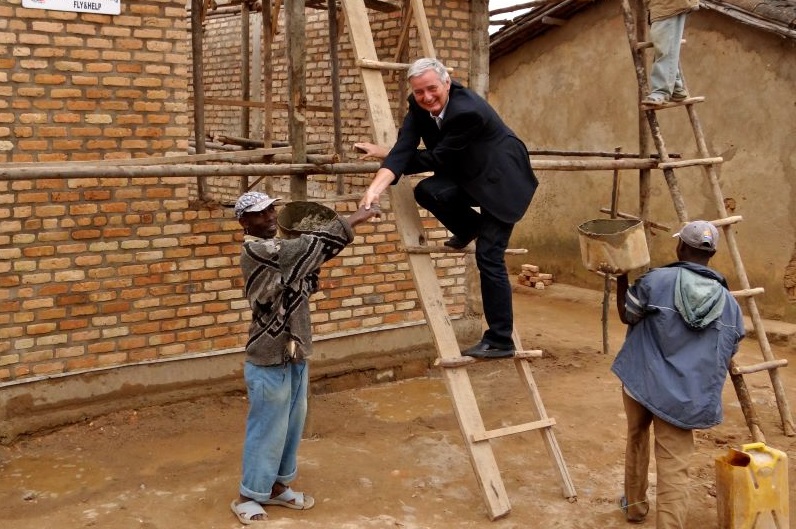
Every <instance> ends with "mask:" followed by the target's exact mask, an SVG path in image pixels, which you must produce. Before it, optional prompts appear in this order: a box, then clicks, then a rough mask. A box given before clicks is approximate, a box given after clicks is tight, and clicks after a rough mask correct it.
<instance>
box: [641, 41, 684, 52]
mask: <svg viewBox="0 0 796 529" xmlns="http://www.w3.org/2000/svg"><path fill="white" fill-rule="evenodd" d="M680 44H681V45H682V44H685V39H682V40H681V41H680ZM653 46H654V44H653V43H652V42H650V41H641V42H638V43H636V49H637V50H646V49H647V48H652V47H653Z"/></svg>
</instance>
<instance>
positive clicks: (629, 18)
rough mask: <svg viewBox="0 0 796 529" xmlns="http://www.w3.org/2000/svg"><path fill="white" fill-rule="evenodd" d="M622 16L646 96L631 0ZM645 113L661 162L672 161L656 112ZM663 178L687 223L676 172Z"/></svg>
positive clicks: (624, 2) (668, 171) (624, 5)
mask: <svg viewBox="0 0 796 529" xmlns="http://www.w3.org/2000/svg"><path fill="white" fill-rule="evenodd" d="M622 14H623V16H624V22H625V29H626V30H627V38H628V41H629V44H630V49H631V50H633V52H632V53H631V55H632V56H633V64H634V66H635V70H636V80H637V82H638V86H639V89H640V90H641V92H643V93H645V94H646V92H647V90H648V83H647V75H646V69H645V68H644V64H643V62H642V60H641V53H640V52H639V51H638V50H637V45H638V40H637V39H636V20H635V18H634V16H633V11H632V9H631V7H630V0H622ZM640 101H641V100H640V99H639V103H640ZM644 113H645V114H646V117H647V123H649V128H650V133H651V134H652V139H653V140H654V141H655V146H656V147H657V150H658V153H659V154H660V161H661V162H664V163H665V162H669V161H670V160H669V155H668V153H667V151H666V144H665V142H664V141H663V135H662V134H661V127H660V124H659V123H658V117H657V116H656V115H655V111H654V110H646V111H644ZM663 177H664V179H666V185H667V187H668V188H669V194H670V195H671V197H672V203H673V204H674V210H675V211H676V212H677V219H678V220H680V221H681V222H686V221H687V220H688V212H687V211H686V208H685V202H684V201H683V195H682V193H680V186H679V184H678V183H677V177H676V176H675V175H674V170H673V169H671V168H669V169H664V171H663Z"/></svg>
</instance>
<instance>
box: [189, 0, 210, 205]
mask: <svg viewBox="0 0 796 529" xmlns="http://www.w3.org/2000/svg"><path fill="white" fill-rule="evenodd" d="M203 10H204V2H203V0H191V50H192V52H193V53H192V54H191V56H192V61H193V133H194V140H195V141H196V152H197V154H204V153H205V101H204V99H205V87H204V64H203V53H202V41H203V35H204V28H203V26H202V11H203ZM196 190H197V193H198V195H199V200H206V199H207V180H206V179H205V178H204V177H201V176H200V177H197V180H196Z"/></svg>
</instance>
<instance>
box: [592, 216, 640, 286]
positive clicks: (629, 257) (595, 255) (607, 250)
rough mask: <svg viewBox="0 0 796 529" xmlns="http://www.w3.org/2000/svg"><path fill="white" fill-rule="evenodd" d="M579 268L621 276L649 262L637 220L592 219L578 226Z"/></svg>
mask: <svg viewBox="0 0 796 529" xmlns="http://www.w3.org/2000/svg"><path fill="white" fill-rule="evenodd" d="M578 235H579V240H580V256H581V258H582V259H583V266H585V267H586V268H588V269H589V270H592V271H595V272H604V271H606V270H609V271H610V272H611V273H613V274H624V273H627V272H628V271H629V270H633V269H635V268H641V267H642V266H646V265H648V264H649V262H650V254H649V249H648V248H647V238H646V236H645V235H644V225H643V223H642V222H641V221H640V220H628V219H595V220H590V221H588V222H584V223H583V224H581V225H580V226H578Z"/></svg>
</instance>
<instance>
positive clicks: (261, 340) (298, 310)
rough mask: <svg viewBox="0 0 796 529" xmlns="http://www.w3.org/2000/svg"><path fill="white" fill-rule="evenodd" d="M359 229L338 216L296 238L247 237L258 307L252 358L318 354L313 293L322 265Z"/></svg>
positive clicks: (251, 296) (277, 360)
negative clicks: (314, 343) (311, 301)
mask: <svg viewBox="0 0 796 529" xmlns="http://www.w3.org/2000/svg"><path fill="white" fill-rule="evenodd" d="M352 240H354V233H353V231H352V230H351V226H350V225H349V224H348V222H347V221H346V220H344V219H342V218H339V217H338V218H336V219H334V220H332V221H331V222H329V223H328V224H325V225H324V226H321V227H320V228H318V229H317V230H315V231H313V232H312V233H310V234H304V235H301V236H299V237H298V238H296V239H277V238H275V239H259V238H254V237H252V238H247V240H246V241H245V242H244V243H243V252H242V254H241V259H240V265H241V269H242V271H243V278H244V280H245V281H246V284H245V287H244V293H245V294H246V298H247V299H248V300H249V305H250V306H251V310H252V323H251V325H250V327H249V340H248V342H247V343H246V360H247V361H248V362H251V363H253V364H256V365H260V366H271V365H279V364H283V363H285V362H287V361H289V360H290V359H291V351H290V349H291V347H290V342H291V340H292V341H293V342H294V343H295V352H294V353H292V355H293V356H294V357H295V358H296V359H299V360H300V359H304V358H306V357H308V356H310V355H311V354H312V326H311V323H310V304H309V298H310V296H311V295H312V294H313V293H314V292H315V291H317V290H318V272H319V271H320V266H321V265H322V264H323V263H324V262H326V261H328V260H329V259H331V258H332V257H334V256H335V255H337V254H338V253H340V251H341V250H342V249H343V248H345V247H346V245H347V244H349V243H350V242H351V241H352Z"/></svg>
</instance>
